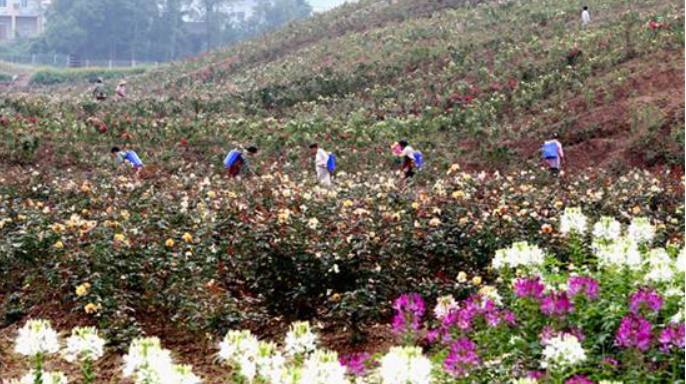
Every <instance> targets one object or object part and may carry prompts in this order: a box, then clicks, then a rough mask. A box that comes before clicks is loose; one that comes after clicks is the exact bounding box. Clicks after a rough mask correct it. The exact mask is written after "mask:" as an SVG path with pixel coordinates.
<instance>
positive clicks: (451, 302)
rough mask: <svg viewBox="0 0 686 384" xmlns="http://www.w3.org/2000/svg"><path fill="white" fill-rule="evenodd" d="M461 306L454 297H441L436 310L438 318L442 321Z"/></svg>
mask: <svg viewBox="0 0 686 384" xmlns="http://www.w3.org/2000/svg"><path fill="white" fill-rule="evenodd" d="M458 307H459V306H458V304H457V301H455V298H454V297H453V296H452V295H447V296H442V297H439V298H438V300H437V302H436V308H434V314H435V315H436V318H437V319H439V320H441V319H442V318H444V317H445V316H447V315H448V314H449V313H450V312H451V311H453V310H455V309H457V308H458Z"/></svg>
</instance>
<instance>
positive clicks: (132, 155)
mask: <svg viewBox="0 0 686 384" xmlns="http://www.w3.org/2000/svg"><path fill="white" fill-rule="evenodd" d="M110 152H111V153H112V156H114V157H115V158H116V159H117V165H118V166H120V165H122V164H124V163H125V162H128V163H129V164H131V167H132V168H133V169H134V170H135V171H136V172H138V171H140V170H141V168H143V167H144V166H145V165H144V164H143V161H141V158H140V157H138V154H137V153H136V152H135V151H122V150H121V149H120V148H119V147H112V150H111V151H110Z"/></svg>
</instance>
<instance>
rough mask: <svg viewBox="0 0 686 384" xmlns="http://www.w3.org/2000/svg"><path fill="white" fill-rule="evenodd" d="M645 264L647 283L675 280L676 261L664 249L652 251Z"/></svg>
mask: <svg viewBox="0 0 686 384" xmlns="http://www.w3.org/2000/svg"><path fill="white" fill-rule="evenodd" d="M645 263H646V266H647V268H646V270H647V273H646V274H645V276H644V278H645V280H646V281H647V282H651V283H662V282H669V281H672V279H673V278H674V270H673V269H672V268H673V266H674V261H673V260H672V258H671V257H669V254H668V253H667V251H665V250H664V249H663V248H657V249H653V250H651V251H650V254H649V255H648V260H646V262H645Z"/></svg>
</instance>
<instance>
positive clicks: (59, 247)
mask: <svg viewBox="0 0 686 384" xmlns="http://www.w3.org/2000/svg"><path fill="white" fill-rule="evenodd" d="M55 248H57V249H62V248H64V243H62V242H61V241H59V240H58V241H57V242H56V243H55Z"/></svg>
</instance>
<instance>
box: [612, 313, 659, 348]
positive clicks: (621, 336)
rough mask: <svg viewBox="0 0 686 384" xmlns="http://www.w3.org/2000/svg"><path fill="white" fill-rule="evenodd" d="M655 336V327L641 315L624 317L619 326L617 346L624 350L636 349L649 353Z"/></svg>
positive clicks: (616, 339)
mask: <svg viewBox="0 0 686 384" xmlns="http://www.w3.org/2000/svg"><path fill="white" fill-rule="evenodd" d="M652 336H653V327H652V325H651V324H650V322H649V321H648V320H646V319H645V318H643V317H641V316H639V315H634V314H631V315H628V316H624V318H623V319H622V323H621V324H620V325H619V329H618V330H617V335H616V336H615V344H617V345H618V346H620V347H624V348H636V349H638V350H639V351H647V350H648V348H650V341H651V338H652Z"/></svg>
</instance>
